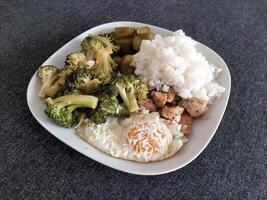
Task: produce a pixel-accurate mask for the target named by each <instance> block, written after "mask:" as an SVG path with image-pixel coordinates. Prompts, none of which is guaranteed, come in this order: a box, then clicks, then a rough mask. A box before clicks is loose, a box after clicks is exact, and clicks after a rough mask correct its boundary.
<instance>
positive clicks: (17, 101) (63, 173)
mask: <svg viewBox="0 0 267 200" xmlns="http://www.w3.org/2000/svg"><path fill="white" fill-rule="evenodd" d="M266 13H267V2H266V0H265V1H264V0H256V1H252V0H251V1H249V0H244V1H241V0H240V1H221V0H216V1H193V0H192V1H174V0H172V1H168V2H167V3H166V2H165V1H159V0H158V1H146V2H145V1H132V0H129V1H128V2H127V3H126V2H123V1H118V0H117V1H103V0H97V1H73V0H72V1H64V2H63V1H56V0H53V1H52V0H51V1H37V0H36V1H31V2H30V1H17V2H15V1H7V0H6V1H2V0H1V1H0V26H1V28H0V46H1V48H0V56H1V57H0V67H1V72H0V199H86V198H87V199H186V200H187V199H198V200H199V199H241V200H244V199H249V200H251V199H267V198H266V197H267V196H266V195H267V181H266V180H267V169H266V159H267V148H266V142H267V140H266V103H267V102H266V93H267V91H266V89H267V88H266V84H267V83H266V70H267V59H266V56H267V48H266V46H267V44H266V41H267V36H266V35H267V32H266V30H267V24H266V23H267V14H266ZM119 20H130V21H138V22H146V23H150V24H154V25H157V26H162V27H164V28H167V29H170V30H176V29H178V28H182V29H184V30H185V32H186V33H187V34H188V35H190V36H192V37H193V38H195V39H196V40H198V41H200V42H202V43H204V44H207V45H208V46H209V47H211V48H212V49H214V50H215V51H216V52H218V53H219V54H220V55H221V56H222V57H223V58H224V59H225V61H226V63H227V64H228V66H229V68H230V71H231V75H232V93H231V97H230V101H229V105H228V108H227V111H226V114H225V116H224V118H223V120H222V123H221V125H220V127H219V129H218V131H217V133H216V135H215V137H214V138H213V140H212V141H211V143H210V144H209V145H208V147H207V148H206V149H205V150H204V152H203V153H202V154H201V155H200V156H199V157H198V158H197V159H196V160H195V161H193V162H192V163H191V164H190V165H188V166H186V167H184V168H183V169H180V170H178V171H175V172H172V173H170V174H166V175H160V176H150V177H145V176H136V175H131V174H126V173H123V172H119V171H116V170H113V169H110V168H108V167H105V166H103V165H101V164H99V163H96V162H94V161H93V160H91V159H89V158H87V157H85V156H83V155H81V154H79V153H77V152H75V151H74V150H72V149H71V148H69V147H68V146H67V145H65V144H63V143H61V142H60V141H58V140H57V139H55V138H54V137H53V136H52V135H51V134H49V133H48V132H47V131H45V130H44V128H42V127H41V126H40V125H39V124H38V123H37V122H36V121H35V120H34V118H33V117H32V116H31V114H30V112H29V110H28V107H27V104H26V98H25V95H26V87H27V85H28V82H29V80H30V78H31V76H32V74H33V73H34V71H35V70H36V69H37V67H38V66H39V65H40V64H41V63H43V62H44V61H45V60H46V59H47V58H48V57H49V56H50V55H51V54H52V53H53V52H55V51H56V50H57V49H58V48H60V47H61V46H62V45H63V44H65V43H66V42H68V41H69V40H71V39H72V38H73V37H75V36H76V35H78V34H80V33H81V32H83V31H85V30H87V29H90V28H91V27H94V26H96V25H98V24H102V23H105V22H110V21H119ZM264 103H265V106H264Z"/></svg>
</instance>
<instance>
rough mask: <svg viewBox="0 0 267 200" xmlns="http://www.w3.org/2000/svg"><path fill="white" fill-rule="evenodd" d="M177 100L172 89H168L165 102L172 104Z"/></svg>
mask: <svg viewBox="0 0 267 200" xmlns="http://www.w3.org/2000/svg"><path fill="white" fill-rule="evenodd" d="M176 100H177V96H176V93H175V91H174V89H173V87H170V89H169V91H168V93H167V102H168V103H173V102H174V101H176Z"/></svg>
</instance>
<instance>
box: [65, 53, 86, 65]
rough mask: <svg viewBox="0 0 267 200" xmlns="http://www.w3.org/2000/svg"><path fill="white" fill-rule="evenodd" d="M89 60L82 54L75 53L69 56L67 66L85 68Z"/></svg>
mask: <svg viewBox="0 0 267 200" xmlns="http://www.w3.org/2000/svg"><path fill="white" fill-rule="evenodd" d="M86 63H87V58H86V56H85V55H84V54H83V53H82V52H75V53H71V54H69V55H67V57H66V61H65V65H73V66H84V65H86Z"/></svg>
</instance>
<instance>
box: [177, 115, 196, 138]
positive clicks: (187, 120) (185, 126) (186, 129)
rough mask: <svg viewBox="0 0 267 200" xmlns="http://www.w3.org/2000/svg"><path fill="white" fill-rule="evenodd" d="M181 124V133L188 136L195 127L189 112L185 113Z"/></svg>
mask: <svg viewBox="0 0 267 200" xmlns="http://www.w3.org/2000/svg"><path fill="white" fill-rule="evenodd" d="M179 124H182V128H181V132H182V133H183V134H185V135H186V134H188V133H190V132H191V130H192V127H193V124H192V117H190V115H189V114H188V113H187V112H183V114H182V115H181V120H180V122H179Z"/></svg>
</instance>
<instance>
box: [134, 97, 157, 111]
mask: <svg viewBox="0 0 267 200" xmlns="http://www.w3.org/2000/svg"><path fill="white" fill-rule="evenodd" d="M138 105H139V106H140V107H143V108H145V109H146V110H149V111H151V112H155V111H157V106H156V104H155V103H154V102H153V100H152V99H144V100H139V101H138Z"/></svg>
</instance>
